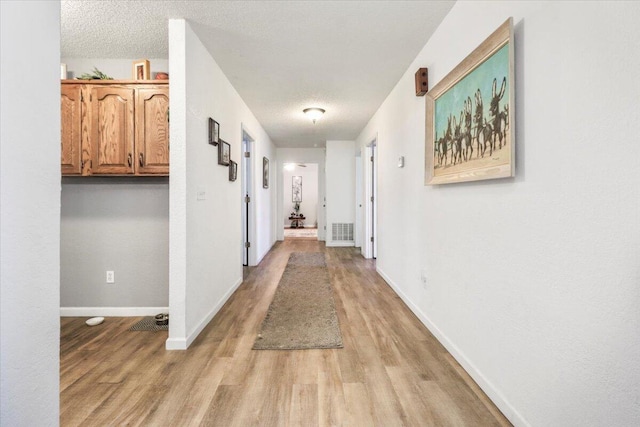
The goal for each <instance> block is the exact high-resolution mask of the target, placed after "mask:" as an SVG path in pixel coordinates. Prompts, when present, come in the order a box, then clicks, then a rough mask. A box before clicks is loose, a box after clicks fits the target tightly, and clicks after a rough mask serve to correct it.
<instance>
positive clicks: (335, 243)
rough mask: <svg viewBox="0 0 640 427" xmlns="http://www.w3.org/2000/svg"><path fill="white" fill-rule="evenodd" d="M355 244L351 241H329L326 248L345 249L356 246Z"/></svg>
mask: <svg viewBox="0 0 640 427" xmlns="http://www.w3.org/2000/svg"><path fill="white" fill-rule="evenodd" d="M355 245H356V244H355V242H353V241H350V242H339V241H333V240H327V243H326V246H327V247H328V248H344V247H349V246H355Z"/></svg>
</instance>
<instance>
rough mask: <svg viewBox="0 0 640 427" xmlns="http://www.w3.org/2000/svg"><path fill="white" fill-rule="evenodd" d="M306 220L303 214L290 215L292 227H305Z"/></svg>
mask: <svg viewBox="0 0 640 427" xmlns="http://www.w3.org/2000/svg"><path fill="white" fill-rule="evenodd" d="M304 220H305V217H304V216H302V215H300V216H290V217H289V221H291V228H304Z"/></svg>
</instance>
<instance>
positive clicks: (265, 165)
mask: <svg viewBox="0 0 640 427" xmlns="http://www.w3.org/2000/svg"><path fill="white" fill-rule="evenodd" d="M262 188H269V159H267V158H266V157H263V158H262Z"/></svg>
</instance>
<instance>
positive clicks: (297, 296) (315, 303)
mask: <svg viewBox="0 0 640 427" xmlns="http://www.w3.org/2000/svg"><path fill="white" fill-rule="evenodd" d="M342 347H343V345H342V335H341V334H340V325H339V322H338V316H337V314H336V307H335V302H334V300H333V291H332V288H331V283H330V282H329V272H328V271H327V264H326V261H325V257H324V253H322V252H293V253H292V254H291V255H290V256H289V262H288V263H287V266H286V268H285V270H284V273H282V278H281V279H280V283H279V284H278V288H277V289H276V292H275V295H274V297H273V301H271V305H270V306H269V309H268V310H267V315H266V317H265V318H264V321H263V322H262V325H261V327H260V332H259V334H258V337H257V338H256V341H255V343H254V344H253V349H254V350H299V349H309V348H342Z"/></svg>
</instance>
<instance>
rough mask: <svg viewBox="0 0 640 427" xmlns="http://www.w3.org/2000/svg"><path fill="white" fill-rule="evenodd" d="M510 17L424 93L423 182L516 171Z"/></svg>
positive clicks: (488, 176) (498, 175) (501, 175)
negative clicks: (425, 113) (425, 114)
mask: <svg viewBox="0 0 640 427" xmlns="http://www.w3.org/2000/svg"><path fill="white" fill-rule="evenodd" d="M513 54H514V52H513V18H509V19H508V20H506V21H505V22H504V23H503V24H502V25H501V26H500V27H499V28H498V29H497V30H496V31H494V32H493V34H491V35H490V36H489V37H488V38H487V39H486V40H485V41H483V42H482V44H480V46H478V47H477V48H476V49H475V50H474V51H473V52H471V54H469V56H467V57H466V58H465V59H464V60H463V61H462V62H461V63H460V64H458V66H456V68H454V69H453V70H452V71H451V72H450V73H449V74H447V75H446V76H445V77H444V78H443V79H442V80H441V81H440V82H438V84H437V85H435V86H434V87H433V88H432V89H431V90H430V91H429V92H427V94H426V112H427V116H426V137H425V185H434V184H449V183H455V182H465V181H478V180H484V179H494V178H505V177H511V176H514V175H515V146H514V144H515V132H514V130H515V123H514V122H513V117H514V106H515V103H514V95H515V94H514V89H515V86H514V75H513V69H514V65H513Z"/></svg>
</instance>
